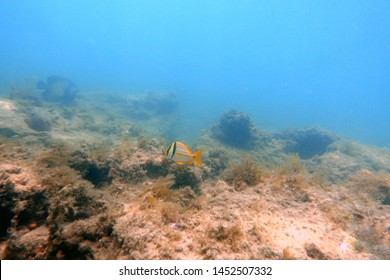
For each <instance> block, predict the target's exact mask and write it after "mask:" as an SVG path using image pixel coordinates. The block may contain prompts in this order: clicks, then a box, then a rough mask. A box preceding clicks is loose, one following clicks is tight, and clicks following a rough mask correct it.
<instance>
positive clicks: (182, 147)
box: [165, 141, 202, 166]
mask: <svg viewBox="0 0 390 280" xmlns="http://www.w3.org/2000/svg"><path fill="white" fill-rule="evenodd" d="M165 155H166V156H167V157H168V158H170V159H172V160H174V161H175V162H176V163H177V164H180V165H181V164H192V163H195V164H196V165H197V166H202V159H201V157H202V150H198V151H196V152H195V153H193V152H192V151H191V149H190V148H189V147H188V146H187V145H186V144H184V143H182V142H178V141H176V142H173V143H172V144H171V145H170V146H169V148H168V149H167V151H166V153H165Z"/></svg>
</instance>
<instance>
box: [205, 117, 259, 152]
mask: <svg viewBox="0 0 390 280" xmlns="http://www.w3.org/2000/svg"><path fill="white" fill-rule="evenodd" d="M211 133H212V136H213V137H214V138H216V139H217V140H219V141H221V142H223V143H225V144H227V145H230V146H233V147H237V148H242V149H248V148H251V147H252V146H253V145H254V144H255V141H256V139H257V135H256V129H255V127H254V125H253V123H252V120H251V119H250V118H249V116H248V115H246V114H244V113H241V112H238V111H236V110H234V109H232V110H230V111H228V112H226V113H224V114H223V115H222V117H221V119H220V121H219V124H218V125H216V126H214V127H213V128H212V129H211Z"/></svg>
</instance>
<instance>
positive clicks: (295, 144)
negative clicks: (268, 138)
mask: <svg viewBox="0 0 390 280" xmlns="http://www.w3.org/2000/svg"><path fill="white" fill-rule="evenodd" d="M274 136H275V137H276V138H277V139H282V140H283V141H285V148H284V151H285V152H286V153H296V154H298V155H299V156H300V157H301V158H302V159H308V158H312V157H314V156H320V155H323V154H324V153H326V152H327V150H328V147H329V145H331V144H332V143H333V142H335V141H336V140H337V139H338V138H337V137H336V136H335V135H332V134H331V133H329V132H327V131H324V130H322V129H320V128H316V127H314V128H307V129H290V130H286V131H284V132H280V133H277V134H275V135H274Z"/></svg>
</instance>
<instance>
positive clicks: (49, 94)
mask: <svg viewBox="0 0 390 280" xmlns="http://www.w3.org/2000/svg"><path fill="white" fill-rule="evenodd" d="M37 89H39V90H42V91H43V92H42V98H43V99H45V100H46V101H51V102H61V103H72V102H73V101H74V99H75V97H76V95H77V93H78V89H77V86H76V85H75V84H74V83H73V82H72V81H71V80H69V79H67V78H64V77H60V76H50V77H48V78H47V80H46V82H44V81H39V82H38V83H37Z"/></svg>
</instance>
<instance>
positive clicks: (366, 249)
mask: <svg viewBox="0 0 390 280" xmlns="http://www.w3.org/2000/svg"><path fill="white" fill-rule="evenodd" d="M31 95H32V96H36V97H37V98H38V100H39V102H30V101H29V100H30V99H25V98H24V97H23V98H22V97H20V98H16V97H15V94H14V96H13V98H14V99H12V100H10V99H8V98H7V97H8V96H9V94H7V93H6V92H5V93H2V96H3V97H2V98H1V99H0V157H1V158H2V161H1V163H0V215H1V217H2V218H1V220H0V257H1V259H389V258H390V224H389V216H390V205H389V204H390V202H389V201H390V194H389V193H390V175H389V174H390V168H389V166H390V152H389V151H388V150H385V149H378V148H375V147H369V146H365V145H361V144H358V143H355V142H351V141H349V140H345V139H342V138H341V137H338V136H335V135H334V134H332V133H330V132H327V131H324V130H323V129H321V128H307V129H291V130H288V131H283V132H280V133H268V132H266V131H265V130H262V129H261V128H258V127H257V126H256V124H255V123H254V122H253V121H252V120H251V119H250V117H249V116H248V115H247V114H245V113H242V112H238V111H236V110H231V111H228V112H226V113H224V114H223V115H222V116H221V119H220V121H219V123H217V124H216V125H214V126H212V127H210V128H209V129H206V130H205V131H204V133H203V135H202V136H201V137H199V139H198V140H197V141H196V142H195V144H194V146H195V147H194V148H199V147H201V148H202V149H203V150H204V155H203V163H204V164H203V167H202V168H199V167H196V166H192V165H178V164H176V163H175V162H173V161H171V160H169V159H168V158H166V157H165V156H164V151H165V149H166V148H167V146H168V144H169V143H167V142H166V141H165V140H164V139H163V137H165V138H166V136H167V135H174V133H175V132H174V131H171V130H169V129H172V126H174V123H175V121H174V120H175V119H176V117H177V110H178V106H179V104H178V102H177V100H176V99H175V97H174V96H173V95H171V94H170V93H169V94H165V93H158V94H150V93H149V94H138V95H128V96H127V95H122V97H120V98H121V101H118V103H119V104H120V105H118V104H115V101H114V100H112V102H107V100H111V99H112V98H113V95H114V94H113V93H99V92H91V93H89V94H85V95H84V96H83V98H78V97H76V98H75V100H74V101H75V103H74V104H73V105H72V106H62V105H61V104H58V102H52V101H48V100H45V99H44V98H41V97H39V95H36V92H34V91H32V92H31ZM118 98H119V97H118ZM26 100H27V101H26ZM118 108H119V109H118ZM163 122H165V124H164V125H163V124H162V123H163ZM167 123H168V124H172V125H171V126H170V128H169V129H168V128H167ZM152 128H153V129H152Z"/></svg>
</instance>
